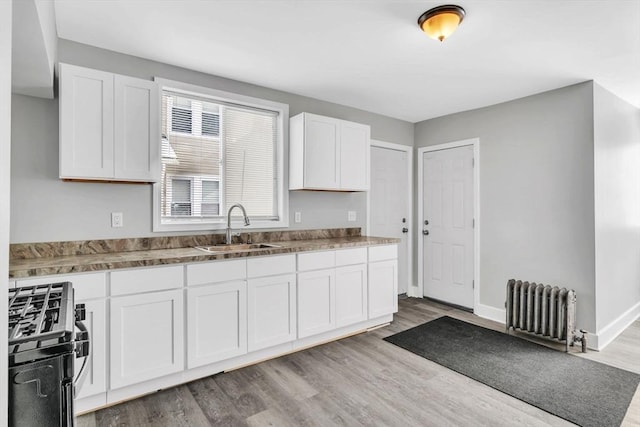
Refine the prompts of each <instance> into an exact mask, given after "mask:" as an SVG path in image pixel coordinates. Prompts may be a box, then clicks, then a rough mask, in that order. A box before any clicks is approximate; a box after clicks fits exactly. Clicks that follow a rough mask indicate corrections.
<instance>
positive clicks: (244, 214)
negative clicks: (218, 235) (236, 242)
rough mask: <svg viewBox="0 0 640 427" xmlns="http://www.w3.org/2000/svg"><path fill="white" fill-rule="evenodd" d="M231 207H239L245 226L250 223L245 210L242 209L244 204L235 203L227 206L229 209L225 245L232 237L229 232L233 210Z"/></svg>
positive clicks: (228, 243)
mask: <svg viewBox="0 0 640 427" xmlns="http://www.w3.org/2000/svg"><path fill="white" fill-rule="evenodd" d="M233 208H240V210H241V211H242V216H243V217H244V225H245V226H247V225H249V224H251V223H250V222H249V217H248V216H247V211H246V210H244V206H242V205H241V204H240V203H236V204H235V205H233V206H231V207H230V208H229V211H228V212H227V239H226V244H227V245H230V244H231V238H232V237H233V236H232V234H231V211H232V210H233Z"/></svg>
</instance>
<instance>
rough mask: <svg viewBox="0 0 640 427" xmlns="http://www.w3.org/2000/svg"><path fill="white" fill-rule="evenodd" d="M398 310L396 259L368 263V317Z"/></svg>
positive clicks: (371, 317)
mask: <svg viewBox="0 0 640 427" xmlns="http://www.w3.org/2000/svg"><path fill="white" fill-rule="evenodd" d="M397 311H398V260H397V259H394V260H389V261H381V262H372V263H370V264H369V319H373V318H375V317H379V316H383V315H385V314H391V313H396V312H397Z"/></svg>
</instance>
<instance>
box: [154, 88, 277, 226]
mask: <svg viewBox="0 0 640 427" xmlns="http://www.w3.org/2000/svg"><path fill="white" fill-rule="evenodd" d="M156 81H157V82H158V83H159V84H160V86H161V88H162V101H161V126H162V141H161V144H162V150H161V152H162V161H161V167H162V171H161V180H160V182H159V183H157V184H154V231H172V230H173V231H187V230H206V229H220V228H225V227H226V213H227V210H228V208H229V207H231V206H232V205H233V204H235V203H241V204H242V205H243V206H244V207H245V208H246V211H247V215H248V216H249V218H250V219H251V226H252V227H254V228H268V227H286V226H287V225H288V212H287V211H288V209H287V206H288V192H287V191H286V188H287V183H286V182H285V179H284V177H285V165H284V162H283V153H284V139H285V129H288V106H287V105H286V104H280V103H275V102H271V101H266V100H261V99H257V98H250V97H246V96H242V95H236V94H231V93H227V92H220V91H216V90H212V89H208V88H202V87H195V86H192V85H187V84H182V83H177V82H171V81H167V80H163V79H156Z"/></svg>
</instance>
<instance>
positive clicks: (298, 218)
mask: <svg viewBox="0 0 640 427" xmlns="http://www.w3.org/2000/svg"><path fill="white" fill-rule="evenodd" d="M294 221H295V222H297V223H300V222H302V212H296V213H295V215H294Z"/></svg>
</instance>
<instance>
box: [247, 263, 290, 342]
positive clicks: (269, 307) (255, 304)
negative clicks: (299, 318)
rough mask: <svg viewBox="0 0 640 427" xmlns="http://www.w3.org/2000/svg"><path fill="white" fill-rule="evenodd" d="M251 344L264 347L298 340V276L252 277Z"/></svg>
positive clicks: (250, 282) (250, 308) (249, 299)
mask: <svg viewBox="0 0 640 427" xmlns="http://www.w3.org/2000/svg"><path fill="white" fill-rule="evenodd" d="M248 301H249V304H248V307H249V308H248V319H249V326H248V331H247V333H248V346H249V351H255V350H260V349H262V348H267V347H271V346H274V345H278V344H282V343H285V342H289V341H293V340H295V339H296V275H295V274H286V275H282V276H274V277H265V278H259V279H250V280H249V282H248Z"/></svg>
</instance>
